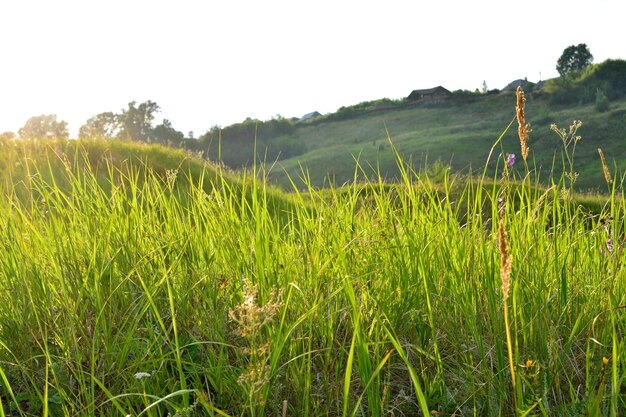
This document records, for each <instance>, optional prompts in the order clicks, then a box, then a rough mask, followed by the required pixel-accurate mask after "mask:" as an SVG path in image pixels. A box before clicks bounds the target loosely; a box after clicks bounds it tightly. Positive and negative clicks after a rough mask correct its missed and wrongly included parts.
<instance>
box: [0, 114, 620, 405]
mask: <svg viewBox="0 0 626 417" xmlns="http://www.w3.org/2000/svg"><path fill="white" fill-rule="evenodd" d="M528 113H529V114H530V111H529V112H528ZM504 125H506V123H504ZM505 134H506V132H505ZM502 137H506V136H505V135H503V136H502ZM385 143H386V145H385V146H387V147H388V149H389V150H390V151H391V152H392V155H393V157H394V159H395V163H396V169H397V172H398V178H400V182H399V183H397V184H393V185H390V184H386V183H384V182H383V181H382V180H381V179H378V180H375V181H365V182H363V181H361V182H359V181H358V178H363V177H364V175H363V171H365V170H366V169H369V168H368V167H367V166H366V167H364V168H361V166H360V165H359V163H358V161H357V163H356V164H357V168H356V170H353V179H352V182H351V185H346V186H341V187H339V186H334V187H330V188H328V189H324V190H318V189H317V188H316V187H315V186H314V185H313V184H311V182H310V181H307V180H305V181H304V182H305V184H307V186H306V189H305V190H304V191H300V190H299V189H300V185H299V184H296V182H295V181H294V182H293V183H292V187H293V189H294V191H293V192H292V193H291V194H290V195H286V194H280V193H278V192H276V191H275V190H273V189H272V188H270V187H269V186H268V185H267V183H266V182H265V181H263V180H262V179H259V178H262V175H261V176H259V175H252V174H249V175H248V176H247V177H243V178H239V179H237V178H235V177H233V176H231V175H229V174H227V173H224V171H223V170H219V169H215V168H214V167H210V166H202V165H198V164H196V163H195V162H194V160H193V158H190V157H187V156H185V155H183V154H167V155H161V156H158V155H159V154H158V153H159V152H165V151H164V150H161V149H160V148H145V149H144V148H142V149H139V148H132V146H131V148H123V147H124V146H130V145H123V144H117V143H102V142H96V143H95V144H94V143H91V144H85V143H82V144H81V143H79V144H74V143H64V146H65V148H63V149H56V148H54V147H51V146H49V144H46V143H41V142H35V143H31V144H21V143H17V142H12V143H9V144H5V147H7V146H11V147H12V148H10V150H8V151H6V152H5V155H12V156H11V157H10V158H9V157H6V158H5V159H4V161H5V167H4V170H3V177H2V178H4V181H3V184H4V185H3V192H4V198H3V200H2V201H1V202H0V229H1V230H0V236H1V237H2V238H1V239H0V245H1V246H0V251H1V253H2V256H1V257H0V305H2V307H0V416H1V415H16V416H34V415H37V416H39V415H44V416H75V415H81V416H82V415H85V416H99V415H107V416H115V415H119V416H126V415H131V416H140V415H141V416H163V415H171V416H174V415H178V416H185V415H187V416H190V415H206V416H262V415H283V416H284V415H298V416H318V415H327V416H337V415H341V416H356V415H372V416H374V415H396V416H402V415H435V414H439V415H470V414H473V415H503V416H508V415H545V416H549V415H611V416H614V415H620V414H622V413H623V411H624V410H626V401H625V400H624V398H626V395H625V394H626V388H625V387H624V382H625V381H624V376H623V375H624V372H623V363H624V360H626V348H625V346H624V343H625V335H626V325H625V323H626V317H624V315H625V314H626V313H625V312H626V309H624V305H625V300H624V298H625V296H626V286H625V281H624V262H623V256H624V248H623V243H624V222H623V216H624V210H625V208H626V207H625V204H624V198H623V191H622V186H621V184H620V183H619V182H617V184H616V183H613V184H612V186H611V188H609V191H610V192H609V193H608V194H606V195H604V196H601V197H596V199H595V200H594V201H595V202H596V203H597V202H598V201H602V204H601V205H600V207H601V208H600V209H599V210H598V211H596V212H595V213H590V212H589V210H587V209H584V208H582V206H581V205H580V204H579V203H578V201H577V200H576V199H575V195H572V193H571V192H570V193H569V194H567V193H566V192H565V191H564V190H565V189H566V188H567V185H568V183H567V182H566V181H564V178H563V177H562V176H561V177H560V179H559V177H557V178H556V179H555V180H553V181H552V186H551V187H549V188H545V187H540V186H539V185H538V183H537V182H534V180H532V181H531V179H532V178H535V177H533V176H532V175H528V172H531V171H527V168H525V167H520V165H521V163H519V162H518V163H517V165H516V166H515V167H514V168H512V169H509V168H507V167H505V165H504V161H503V158H502V157H499V158H498V157H497V154H498V152H502V153H503V154H504V152H503V149H502V146H501V145H500V144H496V146H495V147H494V149H496V151H495V152H494V154H493V162H492V163H494V164H496V163H497V174H495V175H494V176H493V178H492V179H488V178H487V177H483V178H482V179H481V178H480V177H475V176H467V177H462V176H450V174H449V171H447V170H444V171H443V172H442V174H441V175H442V177H441V181H440V182H438V183H434V182H432V181H431V180H430V179H429V178H428V176H427V175H425V174H424V173H417V172H415V171H414V170H413V169H412V167H411V166H410V165H408V164H407V163H406V161H403V159H402V157H401V154H400V153H399V151H398V150H397V148H396V147H395V146H394V144H392V143H391V142H390V141H387V142H385ZM490 146H491V145H490ZM530 146H531V149H532V148H533V144H532V133H531V143H530ZM498 148H500V149H498ZM97 149H101V150H100V151H98V150H97ZM59 151H60V152H59ZM123 151H124V152H130V151H133V152H135V153H136V154H137V155H142V157H136V158H128V159H126V158H124V160H127V162H126V163H122V162H123V161H120V159H121V158H122V152H123ZM482 151H483V153H484V155H485V157H484V159H486V155H487V154H488V153H489V147H487V148H485V149H483V150H482ZM114 152H119V154H117V156H115V158H110V156H112V153H114ZM143 152H145V153H143ZM146 155H153V156H154V158H153V159H151V160H150V161H152V162H148V160H147V157H146ZM11 158H12V159H11ZM168 158H171V161H172V162H173V165H170V162H168V163H167V164H163V165H160V164H159V161H165V160H169V159H168ZM520 160H521V158H520ZM185 161H186V162H185ZM183 162H184V164H182V163H183ZM529 165H530V166H531V167H532V163H530V161H529ZM353 166H354V162H353ZM165 167H167V168H165ZM163 168H165V170H164V169H163ZM257 169H258V170H259V171H261V173H263V170H262V169H261V168H255V170H257ZM599 169H600V175H603V174H602V168H601V167H600V168H599ZM168 170H169V171H168ZM531 170H532V168H531ZM503 172H504V173H505V174H504V175H503V174H502V173H503ZM531 173H532V172H531ZM254 174H256V172H255V173H254ZM302 177H303V178H306V171H305V172H304V173H303V174H302ZM379 178H380V177H379ZM500 219H501V220H502V222H500V221H496V220H500ZM500 224H501V225H502V226H499V225H500ZM499 234H500V235H501V236H502V235H503V234H506V239H507V243H508V247H507V251H506V256H504V257H503V256H502V245H499V241H498V235H499ZM509 257H510V275H509V277H508V279H509V283H508V297H505V296H504V292H503V285H502V284H503V283H502V280H501V273H502V259H509ZM505 300H506V303H507V304H506V308H505ZM505 317H506V319H505ZM507 332H509V334H510V341H509V342H507Z"/></svg>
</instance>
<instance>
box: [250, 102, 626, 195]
mask: <svg viewBox="0 0 626 417" xmlns="http://www.w3.org/2000/svg"><path fill="white" fill-rule="evenodd" d="M511 102H513V103H514V102H515V94H514V93H511V92H509V93H502V94H500V95H488V96H484V97H480V98H479V99H477V100H475V101H473V102H469V103H463V104H456V105H455V104H452V105H450V106H443V107H434V108H419V107H417V108H405V109H398V110H395V111H391V112H387V113H382V114H381V113H377V114H364V115H362V116H359V117H355V118H351V119H347V120H340V121H327V122H320V123H316V124H312V125H303V126H299V127H297V128H296V129H295V130H294V131H293V132H292V133H290V134H286V135H284V136H280V137H278V138H276V140H277V141H279V142H281V143H282V142H289V143H291V144H293V146H296V145H298V146H299V148H301V149H303V150H304V152H303V153H301V154H298V155H294V156H290V157H285V158H281V159H280V160H279V163H278V165H277V166H276V167H275V168H274V169H273V170H272V171H271V173H270V179H271V180H272V182H273V183H275V184H278V185H280V186H282V187H283V188H285V189H289V187H290V180H289V177H291V178H296V179H297V178H298V177H299V175H300V167H301V166H306V167H307V170H308V171H309V173H310V175H311V181H312V183H313V185H314V186H316V187H322V186H324V184H326V185H328V181H327V180H328V178H329V177H330V178H332V179H334V184H335V185H342V184H344V183H345V182H347V181H350V180H352V177H353V173H354V155H357V156H359V159H360V162H361V164H362V165H363V167H364V173H366V174H367V175H368V177H370V178H373V177H374V176H375V174H377V173H378V172H380V173H382V175H383V177H384V178H386V179H387V180H389V181H398V180H400V178H401V175H400V172H399V171H398V169H397V164H396V158H395V156H394V151H393V150H392V149H391V148H390V147H389V146H388V144H387V133H386V131H385V127H386V128H387V129H388V131H389V134H390V136H391V138H392V139H393V143H394V145H395V148H396V150H397V151H399V153H400V154H401V155H402V157H403V160H405V161H406V162H409V161H410V162H411V163H412V165H413V167H414V169H415V170H418V171H419V170H422V169H425V168H426V167H428V166H430V165H432V164H433V163H435V162H436V161H437V160H441V161H442V162H443V163H444V164H446V165H450V167H451V168H452V169H453V171H455V172H466V171H467V169H468V168H469V167H471V168H472V169H475V170H482V168H483V167H484V160H485V149H489V148H490V146H491V145H492V144H493V142H494V141H495V139H496V138H497V137H498V135H499V134H500V132H501V131H502V129H503V127H504V126H506V125H507V123H508V122H509V121H510V120H511V118H512V117H514V116H515V108H514V106H513V107H512V106H511V105H510V103H511ZM624 111H626V100H624V99H619V100H614V101H612V102H611V108H610V110H609V111H608V112H606V113H598V112H596V111H595V109H594V105H593V103H591V104H581V105H578V106H569V107H555V106H552V105H550V104H549V98H548V97H545V96H542V95H538V94H536V93H534V94H529V95H528V101H527V114H528V117H527V118H528V122H529V123H530V124H531V128H532V132H531V135H530V142H529V146H530V155H531V158H532V160H533V161H534V163H536V164H537V166H538V167H543V170H544V174H545V175H543V178H544V179H546V180H547V179H548V178H549V177H550V173H549V172H548V171H549V170H550V169H552V168H554V169H555V172H554V173H553V176H554V177H555V178H559V177H560V175H561V164H560V162H561V161H560V157H561V148H560V139H559V137H558V136H557V135H556V134H555V133H554V132H552V131H551V130H550V125H551V124H552V123H556V124H558V125H559V126H562V127H567V126H569V125H570V124H571V123H572V121H573V120H575V119H576V120H582V121H583V126H582V127H581V129H580V131H579V134H580V135H581V136H582V141H581V142H580V144H579V149H578V163H577V168H578V170H579V172H580V173H581V177H580V181H579V182H578V190H579V191H587V190H594V191H596V192H597V191H598V190H603V188H602V184H603V179H602V173H601V169H600V170H598V167H599V161H598V160H597V152H596V148H598V147H601V148H603V149H604V150H605V153H606V156H607V159H608V161H609V163H610V164H611V165H612V164H613V163H614V162H615V163H616V164H617V166H618V168H619V169H620V170H621V171H624V169H626V165H625V164H624V163H623V161H624V160H626V158H625V157H626V154H624V147H623V146H622V137H623V135H622V132H623V131H622V126H623V120H624ZM503 150H504V152H505V153H517V154H518V156H520V157H521V154H520V150H519V140H518V138H517V133H516V131H515V129H512V130H511V131H509V132H508V133H507V135H506V137H505V138H504V140H503ZM261 158H262V156H261ZM553 158H557V162H558V163H557V164H555V163H554V161H553ZM488 168H489V171H488V172H489V173H490V175H493V174H494V172H495V164H492V165H490V166H489V167H488ZM583 173H584V174H585V175H582V174H583ZM325 181H326V182H325ZM546 184H547V182H546ZM298 185H299V186H300V187H306V184H304V183H299V184H298Z"/></svg>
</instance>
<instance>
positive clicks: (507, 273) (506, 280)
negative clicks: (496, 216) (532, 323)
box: [498, 218, 512, 300]
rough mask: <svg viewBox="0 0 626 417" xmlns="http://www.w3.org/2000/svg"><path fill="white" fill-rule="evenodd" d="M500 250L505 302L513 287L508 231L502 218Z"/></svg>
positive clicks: (499, 234)
mask: <svg viewBox="0 0 626 417" xmlns="http://www.w3.org/2000/svg"><path fill="white" fill-rule="evenodd" d="M498 250H499V251H500V278H501V279H502V297H503V298H504V300H507V299H508V298H509V289H510V287H511V264H512V261H511V255H510V254H509V245H508V243H507V240H506V231H505V230H504V219H503V218H500V224H499V227H498Z"/></svg>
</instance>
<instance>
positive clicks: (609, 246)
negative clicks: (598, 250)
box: [606, 239, 613, 253]
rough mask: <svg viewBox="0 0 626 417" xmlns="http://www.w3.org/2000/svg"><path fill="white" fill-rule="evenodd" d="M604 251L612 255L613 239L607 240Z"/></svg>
mask: <svg viewBox="0 0 626 417" xmlns="http://www.w3.org/2000/svg"><path fill="white" fill-rule="evenodd" d="M606 250H607V251H608V252H609V253H613V239H609V240H607V241H606Z"/></svg>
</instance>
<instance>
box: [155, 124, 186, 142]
mask: <svg viewBox="0 0 626 417" xmlns="http://www.w3.org/2000/svg"><path fill="white" fill-rule="evenodd" d="M152 137H153V138H154V140H155V141H156V142H157V143H161V144H164V145H167V144H168V143H169V144H176V145H177V144H179V143H180V142H181V141H182V140H183V138H184V137H185V135H184V134H183V132H179V131H178V130H176V129H174V128H173V127H172V123H171V122H170V121H169V120H167V119H164V120H163V123H161V124H160V125H157V126H156V127H155V128H154V129H153V131H152Z"/></svg>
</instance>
